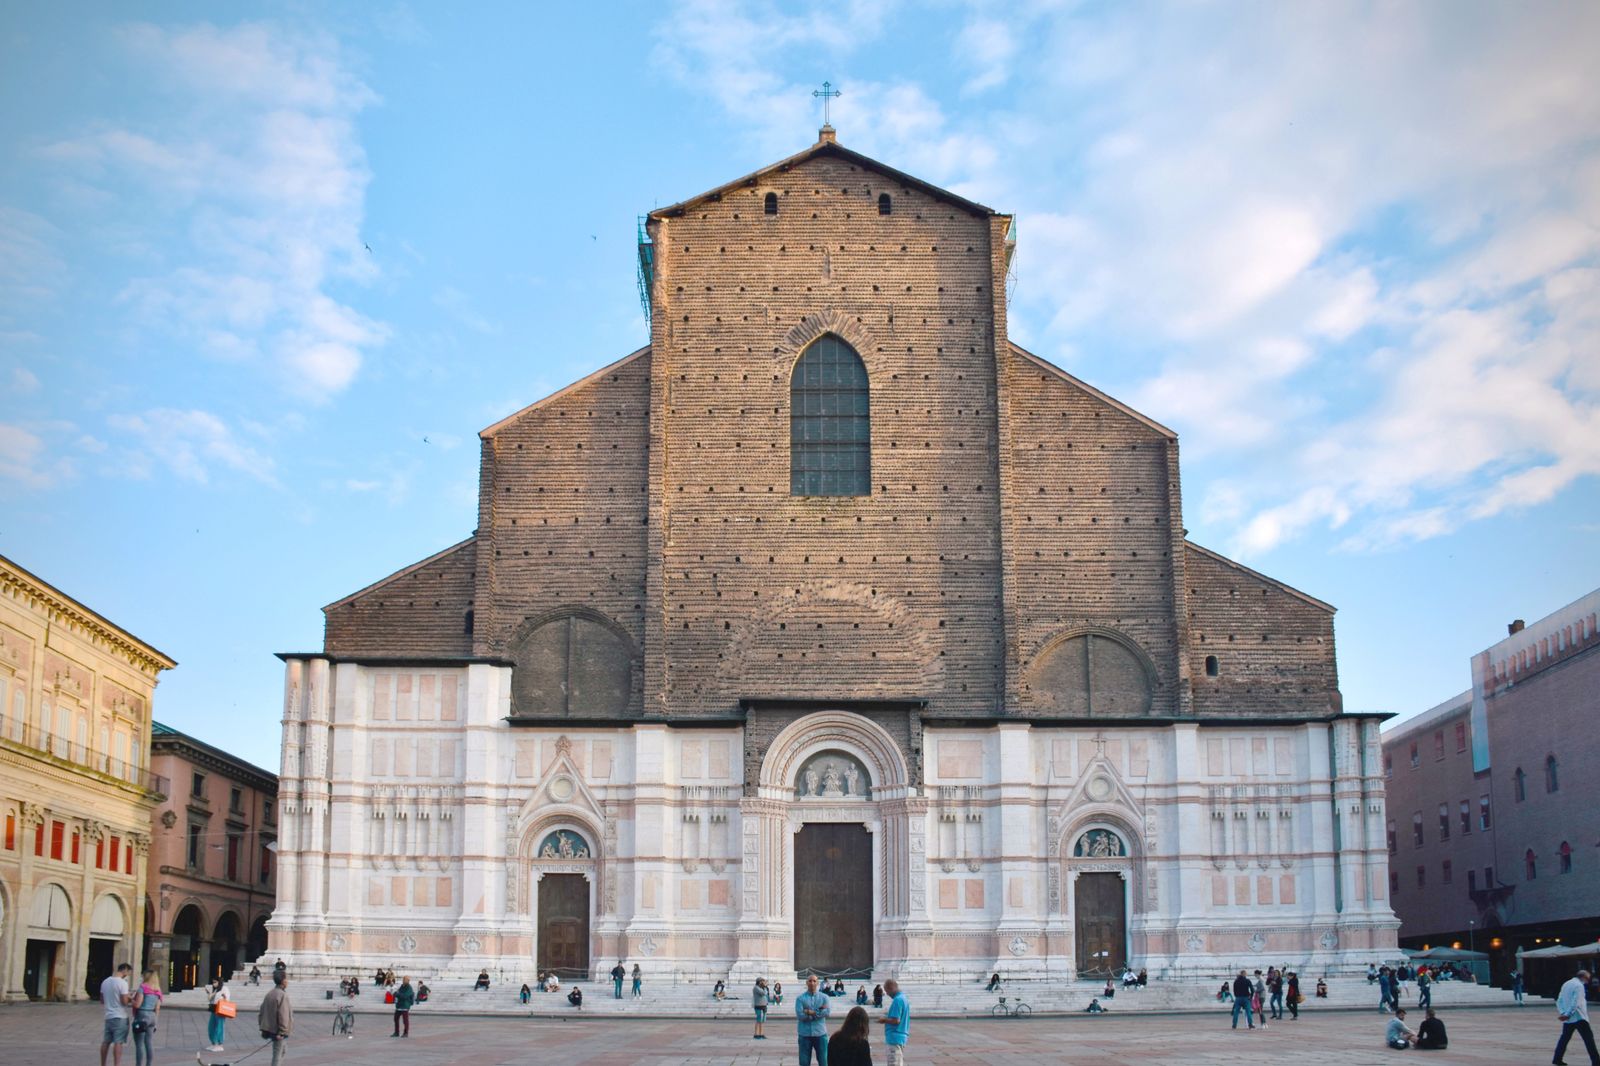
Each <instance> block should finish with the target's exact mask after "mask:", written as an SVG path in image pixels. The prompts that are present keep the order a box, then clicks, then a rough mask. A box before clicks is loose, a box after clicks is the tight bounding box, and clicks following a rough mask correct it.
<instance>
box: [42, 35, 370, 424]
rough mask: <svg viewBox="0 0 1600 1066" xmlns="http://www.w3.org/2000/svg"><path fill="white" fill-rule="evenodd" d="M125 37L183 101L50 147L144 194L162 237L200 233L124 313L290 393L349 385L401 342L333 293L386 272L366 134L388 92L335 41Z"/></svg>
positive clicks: (109, 182) (81, 169) (140, 282)
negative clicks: (364, 235)
mask: <svg viewBox="0 0 1600 1066" xmlns="http://www.w3.org/2000/svg"><path fill="white" fill-rule="evenodd" d="M122 41H123V44H124V46H125V47H126V49H127V50H128V52H129V53H130V54H131V55H132V56H133V57H134V58H135V59H136V60H137V61H139V62H142V63H144V64H145V66H146V67H147V69H148V73H149V77H150V78H151V80H152V81H154V82H155V83H156V84H157V85H161V84H163V83H164V84H165V87H166V88H168V89H169V90H170V91H171V92H172V94H173V97H174V101H175V103H174V106H172V107H171V108H169V109H168V110H167V111H165V112H164V113H163V114H162V116H161V117H160V119H159V120H155V119H152V120H150V121H149V122H147V123H146V125H147V126H148V127H149V128H139V127H137V126H135V125H132V124H130V125H128V126H126V127H123V126H116V127H105V128H101V129H99V130H96V131H93V132H90V133H86V134H84V135H82V136H78V137H75V138H71V139H68V140H64V141H60V142H57V143H55V144H52V145H49V146H47V147H46V148H44V149H43V150H42V154H43V155H44V156H45V157H46V158H48V159H52V160H54V161H56V162H57V163H58V164H59V166H60V167H62V168H63V169H65V170H66V171H67V172H68V173H69V175H71V176H73V178H74V180H77V181H79V182H88V183H95V184H98V185H101V186H104V187H105V188H106V189H107V190H109V191H113V192H116V193H121V194H123V195H137V196H138V197H139V198H140V203H141V208H142V210H143V211H144V212H145V213H146V214H147V215H148V216H149V217H150V219H151V225H152V227H153V228H154V229H159V230H161V231H163V232H164V233H165V232H170V231H171V230H172V229H173V228H174V227H175V226H178V227H182V228H181V229H179V232H181V233H186V237H187V241H186V243H182V244H180V245H179V246H178V249H177V251H176V253H175V254H171V248H170V245H169V246H168V247H167V248H166V252H167V253H169V254H167V255H166V256H165V257H164V258H166V259H167V260H168V261H169V262H170V268H169V269H166V270H165V271H157V272H153V273H149V274H146V275H143V276H138V277H134V278H131V279H129V281H128V282H127V284H126V285H125V286H124V288H123V291H122V293H121V301H122V303H124V304H125V305H126V306H128V307H129V308H131V309H132V310H133V311H134V313H135V315H136V320H137V321H138V322H139V323H141V324H142V325H144V326H145V327H147V328H152V329H158V330H162V331H166V332H170V333H172V334H174V335H176V336H178V337H180V338H183V339H186V340H188V341H190V342H191V343H193V344H194V345H195V347H196V348H197V349H199V350H200V351H202V352H204V353H205V354H207V355H210V356H212V357H216V358H221V359H225V360H233V361H241V362H246V363H250V362H260V363H262V364H263V365H265V366H267V367H268V368H269V369H270V370H271V371H273V372H274V373H275V374H276V376H277V377H278V379H279V380H280V382H281V383H282V385H283V387H285V388H286V389H288V390H289V391H291V392H295V393H298V394H300V395H303V396H305V397H307V398H310V399H313V400H320V399H325V398H327V397H328V396H329V395H331V394H333V393H336V392H338V391H340V390H342V389H344V388H347V387H348V386H349V385H350V383H351V382H352V381H353V380H354V379H355V377H356V376H357V374H358V373H359V371H360V367H361V365H362V363H363V361H364V360H365V358H366V357H367V355H368V354H369V353H370V352H371V351H372V350H373V349H375V348H377V347H378V346H380V345H381V344H383V342H384V341H385V339H386V338H387V336H388V330H387V328H386V327H385V326H384V325H383V324H381V323H378V322H375V321H373V320H371V319H370V318H368V317H367V316H365V315H363V314H361V313H360V312H359V311H358V310H356V308H354V307H353V306H350V305H349V304H347V303H343V302H340V301H339V300H337V299H336V298H335V297H334V296H333V295H332V294H331V293H332V289H333V287H334V285H336V284H337V283H340V282H349V281H354V282H358V283H360V282H366V281H369V280H371V279H372V278H373V277H374V276H375V275H376V268H375V266H374V265H373V261H372V259H371V257H370V256H368V255H366V253H365V251H364V250H363V248H362V239H361V222H362V214H363V210H364V201H365V194H366V186H367V183H368V181H369V180H370V172H369V170H368V168H367V163H366V158H365V153H364V152H363V150H362V147H361V143H360V139H359V136H358V132H357V129H356V125H355V119H356V116H357V115H358V114H359V113H360V112H361V111H362V110H363V109H364V108H366V107H368V106H370V105H371V104H373V103H374V102H375V101H376V99H377V98H376V96H375V94H374V93H373V92H372V90H371V89H369V88H368V87H367V86H366V85H365V84H363V82H362V81H361V80H360V78H358V77H357V76H356V75H355V74H354V73H352V72H351V71H350V70H349V69H348V66H347V64H346V63H345V62H344V60H343V58H342V56H341V55H340V52H339V49H338V47H337V45H336V44H335V43H334V42H333V41H332V40H331V39H330V38H327V37H321V36H304V35H298V34H294V33H291V32H288V31H285V30H282V29H279V28H277V27H274V26H270V25H265V24H245V25H241V26H235V27H228V28H220V27H216V26H209V25H201V26H194V27H189V28H185V29H178V30H173V29H167V28H163V27H157V26H152V25H137V26H132V27H129V28H127V29H126V30H125V31H123V33H122ZM130 184H131V185H133V186H134V188H133V190H132V192H131V193H130V191H129V189H128V186H129V185H130Z"/></svg>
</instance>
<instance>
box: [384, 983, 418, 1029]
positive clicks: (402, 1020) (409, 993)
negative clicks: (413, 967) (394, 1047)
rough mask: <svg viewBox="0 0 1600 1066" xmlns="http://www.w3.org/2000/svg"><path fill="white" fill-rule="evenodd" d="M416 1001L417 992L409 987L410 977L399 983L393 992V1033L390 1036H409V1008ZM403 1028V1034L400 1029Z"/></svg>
mask: <svg viewBox="0 0 1600 1066" xmlns="http://www.w3.org/2000/svg"><path fill="white" fill-rule="evenodd" d="M416 1001H417V990H416V989H415V988H412V987H411V976H410V975H409V974H408V975H406V979H405V980H403V981H401V982H400V987H399V988H397V989H395V990H394V1032H392V1033H390V1034H389V1035H390V1036H398V1037H407V1036H410V1035H411V1006H412V1004H414V1003H416ZM402 1026H404V1027H405V1029H404V1032H402V1031H401V1027H402Z"/></svg>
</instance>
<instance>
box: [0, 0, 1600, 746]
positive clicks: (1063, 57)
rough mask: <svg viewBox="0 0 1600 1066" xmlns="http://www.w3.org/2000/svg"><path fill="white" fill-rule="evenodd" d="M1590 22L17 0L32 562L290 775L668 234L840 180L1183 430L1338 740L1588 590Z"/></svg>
mask: <svg viewBox="0 0 1600 1066" xmlns="http://www.w3.org/2000/svg"><path fill="white" fill-rule="evenodd" d="M1596 55H1600V7H1597V6H1596V5H1594V4H1583V3H1576V2H1574V3H1569V4H1549V3H1533V4H1526V5H1495V4H1473V3H1435V4H1425V3H1418V4H1404V5H1401V4H1388V5H1358V4H1313V3H1304V4H1282V5H1267V4H1211V3H1198V2H1191V3H1172V4H1162V5H1146V4H1137V3H1129V4H1075V3H1049V2H1039V3H1027V2H1022V3H1007V4H985V3H958V2H954V0H951V2H946V3H923V4H915V5H910V4H895V3H890V2H877V3H849V2H840V0H836V2H833V3H827V4H792V5H774V4H748V5H736V4H725V3H716V2H709V0H707V2H687V3H674V2H666V3H652V4H638V5H554V4H552V5H531V4H479V5H450V6H448V7H446V6H444V5H439V6H431V5H424V4H411V5H404V4H401V5H395V6H384V5H382V4H351V3H329V4H315V5H311V4H292V5H282V6H264V5H259V4H249V3H241V4H233V5H226V6H223V7H218V6H217V5H214V4H141V5H126V4H115V5H114V4H98V5H91V4H55V5H44V4H32V5H20V6H14V7H13V8H12V9H11V10H10V11H9V13H8V15H7V17H6V19H5V20H4V22H3V23H0V93H3V98H4V99H5V100H6V101H7V104H8V106H7V107H5V108H3V109H0V552H3V553H5V554H6V555H9V556H10V557H12V558H14V559H16V560H17V561H18V562H20V563H21V564H22V565H24V566H26V567H28V568H29V569H31V570H33V571H35V572H36V573H38V574H40V575H41V576H42V577H44V578H45V579H46V580H48V581H51V582H52V583H54V584H56V585H58V586H59V587H61V588H62V589H63V590H65V591H67V592H68V593H70V594H72V595H74V596H76V597H78V598H80V599H82V600H83V601H85V602H86V603H88V604H89V605H90V606H92V607H94V608H95V609H97V610H99V611H101V612H102V613H104V614H106V615H107V616H109V617H110V618H112V619H114V620H116V621H117V622H119V623H121V624H123V625H124V626H126V627H127V628H128V629H130V630H132V631H133V632H134V633H136V634H138V635H139V636H141V637H143V638H144V639H146V640H148V641H150V642H151V643H153V644H155V645H156V646H157V647H159V648H161V649H162V650H163V651H165V652H167V653H168V654H170V655H173V656H174V657H175V658H177V659H178V660H179V661H180V663H181V665H180V667H179V668H178V669H177V670H175V671H173V672H171V673H170V674H169V675H167V677H166V678H165V679H164V680H163V682H162V685H161V688H160V690H159V692H158V696H157V702H156V706H157V713H158V716H159V717H161V718H162V719H163V720H165V721H167V722H169V723H170V724H172V725H174V726H176V727H178V728H180V729H184V730H186V731H189V732H192V733H194V734H196V735H198V736H201V737H203V738H205V739H207V740H210V741H212V742H214V743H217V744H220V745H223V746H225V747H229V748H231V749H233V750H235V751H238V752H239V753H241V754H242V755H245V756H246V757H248V758H251V759H253V760H255V761H257V762H259V763H262V764H264V765H267V766H269V767H276V765H277V755H276V751H277V739H278V727H277V719H278V716H279V713H280V708H281V700H282V694H281V683H282V676H281V668H280V664H279V663H278V661H277V660H276V659H274V658H273V657H272V653H273V652H275V651H285V650H308V649H315V648H317V647H320V645H321V635H322V629H321V624H322V622H321V614H320V611H319V608H320V607H321V606H322V605H323V604H326V603H329V602H331V601H333V600H335V599H337V598H339V597H341V596H343V595H344V594H346V593H348V592H350V591H353V590H354V589H356V588H359V587H361V586H363V585H365V584H367V583H369V582H371V581H373V580H375V579H377V578H379V577H381V576H383V575H385V574H387V573H389V572H391V571H392V570H395V569H397V568H399V567H401V566H404V565H406V564H408V563H410V562H413V561H415V560H416V559H419V558H421V557H423V556H425V555H427V554H430V553H432V552H434V551H437V550H438V549H440V548H442V547H445V546H446V545H449V544H452V543H454V542H455V541H457V540H460V539H461V538H463V537H465V536H466V535H468V534H469V533H470V532H471V530H472V527H473V525H474V519H475V499H476V476H477V448H476V440H475V437H474V435H475V433H476V432H477V431H478V430H479V429H481V428H483V427H484V426H487V425H489V424H490V423H492V422H494V421H495V420H497V419H498V418H500V417H502V416H503V415H505V414H507V413H508V412H510V411H512V410H514V409H516V408H518V407H520V406H522V405H524V404H526V403H528V402H531V401H532V400H535V399H537V398H539V397H540V396H543V395H545V394H547V393H549V392H551V391H553V390H555V389H557V388H559V387H561V386H563V385H565V384H566V383H568V382H569V381H571V380H573V379H574V378H576V377H579V376H581V375H582V374H584V373H586V372H588V371H590V370H592V369H594V368H596V367H599V366H601V365H604V364H605V363H607V362H610V361H612V360H614V359H616V358H618V357H619V356H621V355H623V354H626V353H627V352H628V351H631V350H632V349H634V348H636V347H638V346H639V345H641V344H643V343H644V342H645V340H646V339H647V334H646V326H645V322H644V319H643V317H642V315H641V314H640V311H639V307H638V299H637V294H636V290H635V282H634V275H633V241H634V227H635V219H636V216H638V215H639V214H641V213H643V212H645V211H647V210H649V209H650V208H652V207H655V206H658V205H661V204H667V203H672V202H675V201H677V200H679V199H682V198H684V197H686V196H689V195H692V194H694V193H696V192H699V191H702V190H704V189H706V188H710V187H711V186H714V185H716V184H719V183H720V182H723V181H725V180H728V179H731V178H734V177H737V176H739V175H741V174H744V173H746V172H748V171H750V170H753V169H755V168H757V167H759V166H761V165H763V164H765V163H768V162H771V161H774V160H776V159H778V158H780V157H782V156H785V155H788V154H790V153H792V152H795V151H798V150H799V149H801V148H803V147H805V146H806V145H808V144H809V143H811V142H812V141H813V140H814V139H815V136H816V127H817V125H818V124H819V109H818V108H817V106H816V103H815V101H814V100H813V99H812V98H811V96H810V91H811V90H812V89H813V88H815V87H816V86H817V85H818V84H819V83H820V82H821V81H822V80H823V79H825V78H826V79H831V80H832V81H833V82H834V83H835V84H837V85H839V86H840V87H842V89H843V92H844V96H843V97H841V98H840V99H839V100H838V102H837V103H836V104H835V110H834V125H835V126H836V127H837V128H838V130H839V137H840V140H841V141H842V142H843V143H845V144H847V145H849V146H850V147H852V148H855V149H857V150H859V151H863V152H866V153H868V154H870V155H873V156H876V157H877V158H880V159H882V160H884V161H885V162H886V163H889V164H891V165H893V166H896V167H899V168H901V169H904V170H909V171H911V172H913V173H916V174H918V175H919V176H922V177H924V178H926V179H928V180H930V181H933V182H936V183H939V184H942V185H945V186H947V187H948V188H950V189H952V190H954V191H956V192H959V193H961V194H963V195H965V196H968V197H971V198H973V199H976V200H978V201H980V202H982V203H986V204H989V205H991V206H993V207H995V208H996V209H998V210H1001V211H1007V212H1014V213H1016V214H1017V216H1018V228H1019V238H1020V239H1019V250H1018V255H1017V261H1016V280H1015V284H1014V286H1013V289H1012V295H1011V299H1012V303H1011V330H1012V337H1013V339H1015V340H1017V341H1018V342H1019V343H1021V344H1023V345H1025V346H1026V347H1028V348H1030V349H1032V350H1033V351H1035V352H1037V353H1038V354H1040V355H1042V356H1044V357H1046V358H1048V359H1051V360H1053V361H1055V362H1057V363H1059V364H1061V365H1063V366H1065V367H1067V368H1068V369H1070V370H1071V371H1072V372H1074V373H1076V374H1078V375H1080V376H1082V377H1084V378H1086V379H1087V380H1089V381H1090V382H1092V383H1094V384H1096V385H1097V386H1099V387H1101V388H1103V389H1105V390H1106V391H1108V392H1110V393H1112V394H1113V395H1115V396H1117V397H1119V398H1120V399H1123V400H1125V401H1126V402H1129V403H1131V404H1133V405H1135V406H1137V407H1139V408H1140V409H1141V410H1143V411H1145V412H1146V413H1148V414H1149V415H1151V416H1152V417H1154V418H1156V419H1158V420H1160V421H1162V422H1164V423H1166V424H1167V425H1170V426H1172V427H1173V428H1175V429H1177V430H1178V431H1179V433H1180V434H1181V439H1182V447H1183V463H1184V485H1183V487H1184V494H1185V515H1186V519H1187V523H1188V527H1189V530H1190V535H1191V536H1192V538H1193V539H1195V540H1196V541H1198V542H1200V543H1202V544H1205V545H1206V546H1208V547H1212V548H1215V549H1218V550H1221V551H1224V552H1228V553H1230V554H1232V555H1234V556H1235V557H1237V558H1240V559H1242V560H1243V561H1245V562H1247V563H1249V564H1250V565H1252V566H1255V567H1257V568H1259V569H1262V570H1264V571H1266V572H1267V573H1270V574H1272V575H1274V576H1275V577H1278V578H1281V579H1282V580H1285V581H1288V582H1289V583H1291V584H1293V585H1295V586H1297V587H1299V588H1302V589H1304V590H1305V591H1307V592H1310V593H1312V594H1313V595H1316V596H1319V597H1321V598H1323V599H1326V600H1329V601H1331V602H1333V603H1334V604H1336V605H1337V606H1338V607H1339V608H1340V612H1339V614H1338V616H1337V621H1336V625H1337V634H1338V640H1339V660H1340V671H1341V686H1342V688H1343V691H1344V695H1345V702H1346V706H1347V707H1351V708H1359V709H1386V710H1392V711H1396V712H1399V713H1401V714H1411V713H1415V712H1417V711H1420V710H1423V709H1425V708H1427V707H1428V706H1431V705H1432V704H1433V703H1435V702H1438V701H1439V700H1442V699H1445V698H1446V697H1448V696H1451V695H1453V694H1454V693H1456V692H1458V691H1460V690H1461V689H1463V688H1465V687H1466V686H1467V684H1468V680H1469V678H1468V673H1467V658H1468V656H1469V655H1470V654H1471V653H1472V652H1474V651H1475V650H1478V649H1480V648H1483V647H1485V646H1487V645H1489V644H1490V643H1492V642H1494V641H1495V640H1496V639H1498V638H1499V637H1500V636H1501V635H1503V634H1504V632H1505V630H1504V625H1505V623H1506V622H1508V621H1510V620H1511V619H1512V618H1515V617H1523V618H1527V619H1528V620H1530V621H1531V620H1533V619H1534V618H1537V617H1540V616H1542V615H1543V614H1545V613H1548V612H1549V611H1551V610H1553V609H1555V608H1557V607H1559V606H1561V605H1562V604H1564V603H1566V602H1568V601H1570V600H1572V599H1575V598H1576V597H1578V596H1579V595H1581V594H1583V593H1585V592H1587V591H1589V590H1591V589H1593V588H1595V587H1596V586H1597V585H1600V551H1597V550H1596V547H1595V544H1596V538H1597V534H1600V491H1597V488H1600V479H1597V476H1596V475H1597V473H1600V447H1597V446H1596V445H1597V442H1600V347H1597V342H1600V75H1597V73H1596V70H1597V68H1596V65H1595V63H1594V56H1596Z"/></svg>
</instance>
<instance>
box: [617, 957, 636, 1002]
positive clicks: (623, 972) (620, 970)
mask: <svg viewBox="0 0 1600 1066" xmlns="http://www.w3.org/2000/svg"><path fill="white" fill-rule="evenodd" d="M629 976H632V978H633V998H634V999H643V998H644V971H643V970H641V969H640V968H639V964H638V963H634V964H633V973H632V974H631V975H630V974H629V973H628V971H627V969H626V968H625V967H624V966H623V965H622V960H621V959H618V960H617V964H616V965H615V966H613V967H611V984H612V987H613V990H614V991H615V993H616V998H617V999H621V998H622V982H623V981H625V980H627V979H628V978H629Z"/></svg>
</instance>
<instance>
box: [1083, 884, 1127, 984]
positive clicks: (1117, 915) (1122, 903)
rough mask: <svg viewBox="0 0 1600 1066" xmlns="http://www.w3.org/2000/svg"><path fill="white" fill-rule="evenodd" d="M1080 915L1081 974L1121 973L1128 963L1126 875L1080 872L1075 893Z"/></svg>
mask: <svg viewBox="0 0 1600 1066" xmlns="http://www.w3.org/2000/svg"><path fill="white" fill-rule="evenodd" d="M1073 910H1074V913H1075V915H1076V918H1077V934H1078V935H1077V941H1078V973H1079V974H1080V975H1081V976H1094V977H1099V976H1104V975H1106V974H1114V973H1121V972H1122V968H1123V967H1124V966H1126V965H1127V962H1128V952H1127V943H1128V914H1127V902H1126V898H1125V896H1124V893H1123V882H1122V878H1121V877H1120V876H1119V875H1117V874H1108V873H1099V874H1079V875H1078V882H1077V888H1076V890H1075V892H1074V894H1073Z"/></svg>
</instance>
